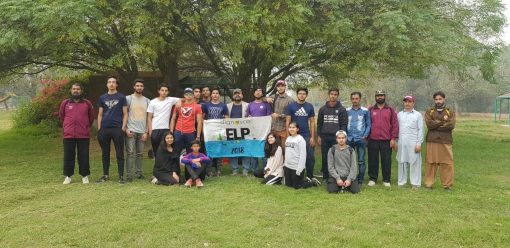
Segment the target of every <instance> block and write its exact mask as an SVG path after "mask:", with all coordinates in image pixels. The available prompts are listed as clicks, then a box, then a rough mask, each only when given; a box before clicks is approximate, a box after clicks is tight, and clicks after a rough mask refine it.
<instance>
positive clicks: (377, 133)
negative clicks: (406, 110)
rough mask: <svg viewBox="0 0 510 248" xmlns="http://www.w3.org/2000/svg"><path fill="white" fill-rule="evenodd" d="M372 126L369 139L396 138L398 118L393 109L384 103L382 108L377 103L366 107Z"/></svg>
mask: <svg viewBox="0 0 510 248" xmlns="http://www.w3.org/2000/svg"><path fill="white" fill-rule="evenodd" d="M368 111H369V112H370V119H371V120H372V127H371V129H370V136H368V138H369V139H370V140H391V139H397V138H398V119H397V113H396V112H395V110H394V109H393V108H392V107H390V106H388V105H387V104H385V105H384V107H383V108H382V109H380V108H378V107H377V104H376V105H374V106H372V107H370V108H369V109H368Z"/></svg>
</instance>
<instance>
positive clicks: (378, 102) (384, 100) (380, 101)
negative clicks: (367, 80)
mask: <svg viewBox="0 0 510 248" xmlns="http://www.w3.org/2000/svg"><path fill="white" fill-rule="evenodd" d="M375 102H376V103H377V104H383V103H384V102H386V99H385V98H382V99H376V100H375Z"/></svg>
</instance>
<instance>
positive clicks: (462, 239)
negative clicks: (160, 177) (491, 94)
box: [0, 119, 510, 248]
mask: <svg viewBox="0 0 510 248" xmlns="http://www.w3.org/2000/svg"><path fill="white" fill-rule="evenodd" d="M502 124H503V123H502ZM509 153H510V129H509V128H508V127H502V126H500V125H499V124H498V125H494V124H493V123H492V122H491V121H490V120H489V119H472V120H470V119H460V120H459V121H458V127H457V129H456V131H455V144H454V156H455V163H456V164H455V173H456V175H455V185H454V190H453V191H452V192H450V193H448V192H444V191H443V190H441V189H440V186H439V184H438V183H437V184H436V188H435V189H434V190H432V191H427V190H424V189H420V190H418V191H412V190H411V189H410V188H397V187H395V186H392V187H391V188H384V187H383V186H382V185H380V184H378V185H377V186H375V187H373V188H368V187H364V188H363V191H362V193H360V194H358V195H351V194H328V193H326V190H325V187H324V186H322V187H319V188H313V189H305V190H294V189H290V188H287V187H283V186H264V185H260V183H259V181H258V180H257V179H255V178H253V177H248V178H246V177H240V176H239V177H234V176H229V175H228V174H230V173H229V172H230V171H229V169H228V168H224V169H223V172H224V174H225V175H226V176H222V177H219V178H216V177H215V178H212V179H207V180H206V181H205V184H206V186H205V188H203V189H201V190H197V189H195V188H193V189H186V188H184V187H182V186H180V187H177V186H170V187H164V186H156V185H152V184H150V183H149V182H148V180H139V181H135V182H134V183H129V184H125V185H119V184H118V183H117V182H116V179H117V169H116V166H115V163H114V162H115V161H114V160H113V159H112V167H111V169H110V171H111V175H112V179H114V180H112V181H110V182H107V183H104V184H96V183H93V182H92V180H91V184H89V185H82V184H81V177H80V176H78V175H75V176H74V177H73V183H72V184H70V185H62V181H63V177H62V175H61V174H62V144H61V139H60V138H44V137H29V136H28V137H27V136H21V135H19V134H17V133H16V132H15V131H13V130H11V131H1V132H0V154H1V159H0V223H1V224H0V227H1V228H0V244H1V246H2V247H69V246H76V247H98V246H99V247H104V246H106V247H110V246H115V247H134V246H136V247H140V246H141V247H155V246H160V247H287V248H290V247H508V245H509V244H510V238H509V237H510V235H509V233H510V185H509V182H510V167H509V166H510V163H509V158H510V155H509ZM112 156H113V154H112ZM316 160H317V165H316V167H320V165H319V164H320V158H319V157H317V159H316ZM91 167H92V168H91V171H92V176H91V179H93V180H95V179H97V178H98V177H99V176H100V174H101V162H100V152H99V148H98V145H97V141H96V140H95V139H94V140H92V141H91ZM144 169H145V171H144V173H145V175H146V177H149V176H150V174H151V170H152V162H151V161H150V160H149V159H146V160H145V167H144ZM316 169H317V170H318V169H319V168H316ZM392 172H393V176H392V178H393V179H392V183H393V185H396V182H395V180H396V172H397V169H396V164H395V163H393V168H392ZM76 174H77V172H76Z"/></svg>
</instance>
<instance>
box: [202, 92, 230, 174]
mask: <svg viewBox="0 0 510 248" xmlns="http://www.w3.org/2000/svg"><path fill="white" fill-rule="evenodd" d="M220 97H221V95H220V89H219V88H213V89H212V90H211V101H210V102H207V103H204V104H202V112H203V118H204V120H214V119H225V118H228V109H227V105H226V104H225V103H223V102H221V98H220ZM222 160H223V159H222V158H213V159H212V164H211V166H212V167H214V168H215V169H216V176H218V177H219V176H221V161H222ZM210 173H211V172H210ZM209 176H210V175H209Z"/></svg>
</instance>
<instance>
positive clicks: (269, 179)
mask: <svg viewBox="0 0 510 248" xmlns="http://www.w3.org/2000/svg"><path fill="white" fill-rule="evenodd" d="M260 183H262V184H267V185H273V184H281V183H282V178H281V177H276V176H273V175H269V176H267V177H265V178H264V179H262V181H261V182H260Z"/></svg>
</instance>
